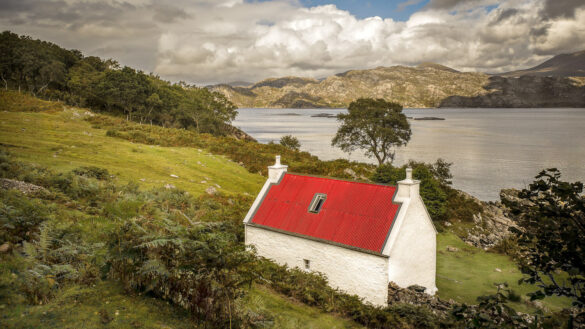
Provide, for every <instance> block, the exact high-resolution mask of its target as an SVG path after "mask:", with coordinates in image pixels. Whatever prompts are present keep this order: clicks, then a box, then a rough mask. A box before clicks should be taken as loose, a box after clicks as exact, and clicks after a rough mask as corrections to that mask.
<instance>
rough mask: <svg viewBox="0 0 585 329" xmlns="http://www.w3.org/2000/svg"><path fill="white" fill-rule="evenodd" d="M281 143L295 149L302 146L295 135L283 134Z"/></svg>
mask: <svg viewBox="0 0 585 329" xmlns="http://www.w3.org/2000/svg"><path fill="white" fill-rule="evenodd" d="M280 145H282V146H284V147H286V148H289V149H291V150H295V151H298V150H299V149H300V148H301V142H299V140H298V138H296V137H295V136H293V135H286V136H282V138H280Z"/></svg>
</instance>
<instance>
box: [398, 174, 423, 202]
mask: <svg viewBox="0 0 585 329" xmlns="http://www.w3.org/2000/svg"><path fill="white" fill-rule="evenodd" d="M419 188H420V181H418V180H414V179H412V168H410V167H408V168H406V179H404V180H401V181H399V182H398V193H397V195H396V196H397V197H400V198H411V199H412V198H414V197H417V196H418V195H419Z"/></svg>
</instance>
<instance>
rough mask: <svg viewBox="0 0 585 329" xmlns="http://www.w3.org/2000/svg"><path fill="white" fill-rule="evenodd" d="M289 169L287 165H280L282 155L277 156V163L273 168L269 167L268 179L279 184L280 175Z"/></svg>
mask: <svg viewBox="0 0 585 329" xmlns="http://www.w3.org/2000/svg"><path fill="white" fill-rule="evenodd" d="M287 169H288V166H287V165H283V164H280V155H277V156H276V162H275V163H274V165H272V166H268V179H269V180H270V181H271V182H272V183H278V180H279V178H280V175H281V174H282V173H285V172H286V171H287Z"/></svg>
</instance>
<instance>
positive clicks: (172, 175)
mask: <svg viewBox="0 0 585 329" xmlns="http://www.w3.org/2000/svg"><path fill="white" fill-rule="evenodd" d="M171 177H173V178H179V176H177V175H175V174H171Z"/></svg>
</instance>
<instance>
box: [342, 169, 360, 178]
mask: <svg viewBox="0 0 585 329" xmlns="http://www.w3.org/2000/svg"><path fill="white" fill-rule="evenodd" d="M343 172H344V173H346V174H348V175H350V176H351V177H353V178H356V176H357V174H356V173H355V171H353V170H352V169H351V168H345V169H344V170H343Z"/></svg>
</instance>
